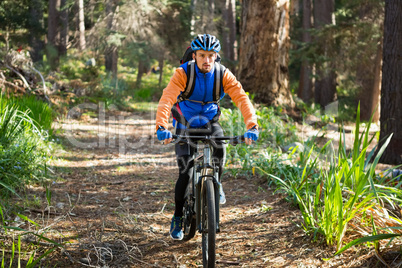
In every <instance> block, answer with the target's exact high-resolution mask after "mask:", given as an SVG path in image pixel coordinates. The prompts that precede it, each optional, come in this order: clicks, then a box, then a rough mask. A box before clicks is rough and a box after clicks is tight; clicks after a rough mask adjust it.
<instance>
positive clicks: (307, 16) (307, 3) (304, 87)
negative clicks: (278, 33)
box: [297, 0, 313, 103]
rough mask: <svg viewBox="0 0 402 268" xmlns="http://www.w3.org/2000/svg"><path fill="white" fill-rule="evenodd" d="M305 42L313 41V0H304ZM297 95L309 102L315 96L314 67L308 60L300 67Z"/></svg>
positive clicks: (303, 40) (303, 39) (303, 38)
mask: <svg viewBox="0 0 402 268" xmlns="http://www.w3.org/2000/svg"><path fill="white" fill-rule="evenodd" d="M302 25H303V35H302V42H303V43H311V34H310V30H311V0H303V23H302ZM297 96H298V97H299V98H301V99H302V100H303V101H304V102H306V103H308V102H310V101H311V100H312V98H313V81H312V68H311V65H310V64H309V63H308V61H307V60H303V61H302V65H301V68H300V80H299V91H298V92H297Z"/></svg>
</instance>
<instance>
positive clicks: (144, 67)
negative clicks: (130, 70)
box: [136, 59, 149, 89]
mask: <svg viewBox="0 0 402 268" xmlns="http://www.w3.org/2000/svg"><path fill="white" fill-rule="evenodd" d="M148 65H149V64H148V62H147V61H145V60H142V59H140V60H139V62H138V73H137V82H136V88H137V89H139V88H140V87H141V80H142V76H143V75H144V74H145V73H146V72H147V71H148V67H149V66H148Z"/></svg>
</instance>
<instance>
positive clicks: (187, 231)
mask: <svg viewBox="0 0 402 268" xmlns="http://www.w3.org/2000/svg"><path fill="white" fill-rule="evenodd" d="M190 187H191V185H190V184H189V186H188V187H187V191H186V195H185V197H184V200H185V201H184V206H183V232H184V237H183V240H184V241H188V240H190V239H191V238H193V237H194V235H195V232H196V224H197V223H196V218H195V212H194V200H193V196H192V195H191V194H190Z"/></svg>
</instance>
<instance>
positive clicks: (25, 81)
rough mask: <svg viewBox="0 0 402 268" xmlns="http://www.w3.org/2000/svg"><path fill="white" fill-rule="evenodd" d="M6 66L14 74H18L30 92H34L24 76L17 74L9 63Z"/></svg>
mask: <svg viewBox="0 0 402 268" xmlns="http://www.w3.org/2000/svg"><path fill="white" fill-rule="evenodd" d="M4 66H6V67H7V68H8V69H10V70H11V71H13V72H14V73H16V74H17V75H18V76H19V77H20V78H21V80H22V81H23V82H24V85H25V86H26V87H27V88H28V89H29V91H31V90H32V89H31V87H30V86H29V84H28V82H27V80H26V79H25V77H24V76H23V75H22V74H20V73H19V72H17V71H16V70H15V69H14V68H12V67H10V66H9V65H8V64H7V63H5V64H4Z"/></svg>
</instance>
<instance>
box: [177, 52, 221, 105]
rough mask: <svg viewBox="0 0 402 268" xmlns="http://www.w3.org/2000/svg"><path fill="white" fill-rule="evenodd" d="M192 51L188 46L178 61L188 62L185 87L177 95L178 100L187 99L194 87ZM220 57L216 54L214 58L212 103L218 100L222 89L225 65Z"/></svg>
mask: <svg viewBox="0 0 402 268" xmlns="http://www.w3.org/2000/svg"><path fill="white" fill-rule="evenodd" d="M193 53H194V51H193V50H192V49H191V47H188V48H187V50H186V51H185V52H184V55H183V57H182V58H181V60H180V63H181V64H183V63H185V62H188V66H187V72H186V75H187V83H186V89H185V90H184V91H183V92H182V94H181V95H180V96H179V99H178V102H181V101H184V100H188V99H189V98H190V96H191V95H192V94H193V92H194V87H195V61H194V60H193ZM220 62H221V57H220V55H219V54H218V57H217V58H216V60H215V80H214V88H213V94H214V96H213V101H212V102H213V103H218V102H219V100H220V95H221V89H222V80H223V74H224V73H225V70H226V67H225V66H223V65H222V64H221V63H220Z"/></svg>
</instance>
